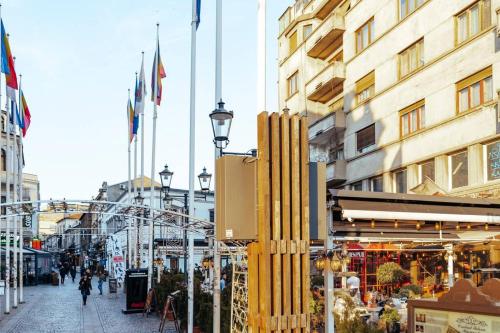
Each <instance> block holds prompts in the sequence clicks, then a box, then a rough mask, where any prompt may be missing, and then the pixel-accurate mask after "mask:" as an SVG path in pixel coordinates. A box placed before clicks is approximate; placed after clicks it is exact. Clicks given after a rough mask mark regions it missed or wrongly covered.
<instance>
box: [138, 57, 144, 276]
mask: <svg viewBox="0 0 500 333" xmlns="http://www.w3.org/2000/svg"><path fill="white" fill-rule="evenodd" d="M142 63H144V51H142ZM143 103H144V102H143ZM142 111H143V112H141V116H140V118H141V120H140V122H141V192H140V193H142V194H141V195H144V110H142ZM142 214H143V215H144V210H143V211H142ZM143 223H144V220H143V219H139V220H138V223H137V224H138V229H137V239H138V244H137V245H138V249H137V252H138V253H137V260H138V263H139V266H138V267H137V268H142V262H141V261H142V260H141V252H142V230H141V229H142V226H143Z"/></svg>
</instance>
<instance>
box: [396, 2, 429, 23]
mask: <svg viewBox="0 0 500 333" xmlns="http://www.w3.org/2000/svg"><path fill="white" fill-rule="evenodd" d="M425 1H427V0H399V18H400V19H404V18H405V17H406V16H408V15H410V14H411V13H413V12H414V11H415V10H416V9H417V8H418V7H420V6H422V5H423V3H424V2H425Z"/></svg>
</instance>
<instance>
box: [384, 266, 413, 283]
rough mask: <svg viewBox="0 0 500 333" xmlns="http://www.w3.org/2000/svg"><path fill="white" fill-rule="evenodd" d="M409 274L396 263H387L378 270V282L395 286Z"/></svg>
mask: <svg viewBox="0 0 500 333" xmlns="http://www.w3.org/2000/svg"><path fill="white" fill-rule="evenodd" d="M406 275H408V272H407V271H405V270H404V269H402V268H401V266H399V265H398V264H397V263H395V262H386V263H385V264H382V265H380V266H379V267H378V269H377V281H378V282H379V283H380V284H393V283H397V282H399V281H401V280H402V279H403V277H405V276H406Z"/></svg>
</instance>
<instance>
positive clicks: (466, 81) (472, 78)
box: [457, 66, 492, 91]
mask: <svg viewBox="0 0 500 333" xmlns="http://www.w3.org/2000/svg"><path fill="white" fill-rule="evenodd" d="M491 75H492V69H491V66H490V67H487V68H485V69H483V70H482V71H480V72H478V73H476V74H473V75H471V76H469V77H467V78H465V79H463V80H462V81H459V82H457V90H458V91H459V90H462V89H463V88H465V87H468V86H470V85H472V84H473V83H476V82H478V81H481V80H482V79H485V78H487V77H488V76H491Z"/></svg>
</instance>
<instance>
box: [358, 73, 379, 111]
mask: <svg viewBox="0 0 500 333" xmlns="http://www.w3.org/2000/svg"><path fill="white" fill-rule="evenodd" d="M373 95H375V71H372V72H370V73H369V74H368V75H366V76H365V77H363V78H361V79H360V80H358V81H357V82H356V103H357V104H360V103H362V102H364V101H366V100H367V99H370V98H371V97H373Z"/></svg>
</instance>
